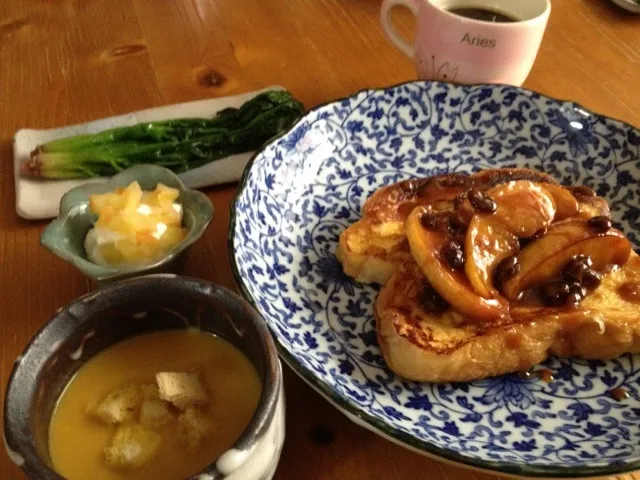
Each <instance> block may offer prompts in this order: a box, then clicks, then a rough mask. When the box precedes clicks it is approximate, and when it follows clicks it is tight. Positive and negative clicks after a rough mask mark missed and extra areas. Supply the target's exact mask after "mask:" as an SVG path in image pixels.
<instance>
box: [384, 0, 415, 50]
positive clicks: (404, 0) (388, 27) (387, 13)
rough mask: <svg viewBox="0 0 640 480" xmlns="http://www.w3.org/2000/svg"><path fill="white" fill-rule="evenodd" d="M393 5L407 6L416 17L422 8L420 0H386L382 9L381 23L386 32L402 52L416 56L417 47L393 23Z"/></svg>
mask: <svg viewBox="0 0 640 480" xmlns="http://www.w3.org/2000/svg"><path fill="white" fill-rule="evenodd" d="M393 7H406V8H408V9H409V10H411V13H413V16H414V17H417V16H418V11H419V10H420V6H419V4H418V0H384V1H383V2H382V7H381V9H380V23H381V24H382V30H383V31H384V34H385V35H386V36H387V38H388V39H389V40H390V41H391V43H393V44H394V45H395V46H396V47H398V48H399V49H400V51H401V52H402V53H404V54H405V55H406V56H407V57H409V58H414V56H415V48H414V47H413V46H412V45H410V44H409V43H408V42H407V41H406V40H405V39H403V38H402V37H401V36H400V35H398V32H397V31H396V29H395V28H394V26H393V24H392V23H391V9H392V8H393Z"/></svg>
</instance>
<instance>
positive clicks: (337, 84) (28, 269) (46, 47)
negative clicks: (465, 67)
mask: <svg viewBox="0 0 640 480" xmlns="http://www.w3.org/2000/svg"><path fill="white" fill-rule="evenodd" d="M379 6H380V4H379V2H378V1H373V0H343V1H338V0H295V1H294V0H259V1H256V0H174V1H172V0H162V1H160V0H93V1H75V0H58V1H53V0H49V1H43V0H20V1H15V2H1V4H0V182H1V183H0V384H1V385H2V386H3V390H2V398H4V387H5V385H6V382H7V379H8V376H9V372H10V371H11V367H12V364H13V360H14V358H15V357H16V356H17V355H18V353H19V352H20V351H21V350H22V349H23V347H24V346H25V344H26V342H27V341H28V339H29V338H30V337H31V336H32V335H33V334H34V333H35V332H36V330H37V329H39V328H40V326H41V325H42V324H43V323H44V322H45V321H46V320H47V319H48V318H49V316H50V315H51V314H52V313H53V312H54V311H55V310H56V309H57V308H58V307H60V306H62V305H64V304H66V303H67V302H69V301H70V300H72V299H73V298H75V297H77V296H79V295H81V294H83V293H84V292H86V291H87V290H88V288H89V286H88V283H87V281H86V279H85V278H83V276H82V275H81V274H79V273H78V272H77V271H76V270H75V269H74V268H72V267H71V266H69V265H68V264H66V263H64V262H62V261H60V260H58V259H57V258H56V257H54V256H53V255H52V254H50V253H48V252H47V251H45V250H44V249H43V248H42V247H40V245H39V242H38V237H39V235H40V232H41V231H42V228H43V226H44V225H45V222H27V221H24V220H21V219H20V218H18V217H17V215H16V213H15V210H14V184H13V172H12V168H13V166H12V165H13V164H12V150H11V142H12V136H13V134H14V132H15V131H16V130H17V129H18V128H21V127H27V126H28V127H33V128H47V127H56V126H62V125H66V124H72V123H77V122H84V121H88V120H92V119H96V118H100V117H106V116H111V115H115V114H120V113H125V112H129V111H132V110H138V109H142V108H147V107H153V106H158V105H163V104H169V103H175V102H183V101H188V100H194V99H199V98H207V97H211V96H223V95H229V94H234V93H239V92H243V91H248V90H253V89H256V88H260V87H263V86H267V85H270V84H282V85H284V86H286V87H287V88H288V89H290V90H291V91H292V92H293V93H294V95H296V96H297V97H298V98H300V99H301V100H302V101H303V102H304V103H305V105H306V106H307V107H312V106H314V105H316V104H318V103H321V102H325V101H328V100H331V99H334V98H337V97H341V96H345V95H349V94H350V93H353V92H354V91H356V90H359V89H361V88H364V87H381V86H385V85H390V84H394V83H398V82H402V81H406V80H409V79H412V78H413V77H414V71H413V68H412V65H411V63H410V61H409V60H407V59H406V58H405V57H403V55H402V54H401V53H399V52H398V51H397V50H395V49H394V48H393V47H392V46H391V45H390V44H389V43H388V42H387V41H386V40H385V38H384V37H383V35H382V32H381V29H380V27H379V24H378V9H379ZM398 23H399V24H400V27H402V28H403V29H405V30H406V31H407V32H410V31H411V29H412V23H413V22H412V20H411V18H410V17H409V15H408V14H406V12H405V13H400V14H399V20H398ZM638 45H640V16H633V15H631V14H628V13H626V12H624V11H622V10H620V9H618V8H617V7H614V6H611V5H610V4H609V3H608V2H607V1H605V0H580V1H577V0H562V1H560V0H556V1H555V2H554V5H553V12H552V14H551V20H550V24H549V27H548V30H547V33H546V37H545V39H544V42H543V44H542V48H541V51H540V54H539V57H538V60H537V62H536V64H535V66H534V68H533V72H532V73H531V75H530V77H529V79H528V80H527V83H526V87H528V88H531V89H533V90H537V91H540V92H542V93H544V94H548V95H551V96H554V97H559V98H563V99H571V100H576V101H578V102H580V103H582V104H583V105H585V106H586V107H588V108H589V109H592V110H594V111H597V112H600V113H603V114H605V115H609V116H613V117H616V118H619V119H621V120H624V121H626V122H629V123H631V124H635V125H639V126H640V94H639V93H638V78H639V77H640V47H638ZM234 191H235V185H228V186H223V187H219V188H212V189H209V190H208V191H207V192H208V194H209V196H210V198H211V200H212V201H213V203H214V204H215V207H216V212H217V220H216V222H215V224H214V225H212V227H211V228H209V230H208V231H207V232H206V234H205V236H204V238H203V239H201V241H199V242H198V243H197V244H196V246H195V247H194V253H193V255H192V256H191V258H190V260H189V264H188V268H187V273H188V274H190V275H194V276H197V277H202V278H205V279H208V280H212V281H214V282H218V283H221V284H222V285H225V286H227V287H233V286H234V284H233V280H232V276H231V270H230V268H229V259H228V258H227V253H226V252H227V249H226V231H227V224H228V220H229V213H228V210H229V204H230V201H231V199H232V196H233V194H234ZM285 383H286V388H287V393H288V410H287V416H288V418H287V441H286V444H285V447H284V451H283V454H282V460H281V463H280V466H279V468H278V471H277V474H276V478H277V479H279V480H289V479H291V480H298V479H342V478H345V479H350V480H359V479H362V480H364V479H366V480H374V479H407V480H408V479H415V478H429V479H431V480H439V479H443V480H449V479H457V478H461V479H462V478H464V479H467V478H475V479H491V478H495V477H493V476H491V475H486V474H482V473H472V472H470V471H467V470H463V469H461V468H458V467H454V466H449V465H445V464H443V463H439V462H436V461H433V460H430V459H427V458H424V457H422V456H420V455H417V454H414V453H411V452H409V451H407V450H404V449H402V448H400V447H398V446H396V445H394V444H392V443H390V442H388V441H386V440H383V439H382V438H380V437H378V436H376V435H375V434H373V433H370V432H368V431H367V430H364V429H362V428H359V427H357V426H355V425H354V424H352V423H351V422H349V421H348V420H347V419H346V418H345V417H343V416H342V415H341V414H340V413H339V412H338V411H337V410H335V409H334V408H333V407H331V406H330V405H329V404H328V403H327V402H325V401H324V400H323V399H322V398H321V397H320V396H318V395H317V394H316V393H315V392H313V391H312V390H311V389H310V388H309V387H307V386H306V384H304V383H303V382H302V381H301V380H300V379H298V378H297V377H296V376H295V375H294V374H293V373H292V372H291V371H290V370H289V369H286V372H285ZM0 478H2V479H4V480H9V479H13V478H23V477H22V475H21V474H20V472H19V470H18V469H17V468H16V467H15V466H14V465H13V464H11V463H10V461H9V459H8V458H7V456H6V455H4V454H3V455H0ZM618 478H624V479H627V480H628V479H632V478H634V479H640V475H636V476H631V475H627V476H621V477H618Z"/></svg>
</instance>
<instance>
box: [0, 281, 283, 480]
mask: <svg viewBox="0 0 640 480" xmlns="http://www.w3.org/2000/svg"><path fill="white" fill-rule="evenodd" d="M194 327H197V328H201V329H202V330H205V331H207V332H211V333H214V334H216V335H218V336H219V337H222V338H224V339H226V340H228V341H230V342H231V343H232V344H233V345H235V346H236V347H238V348H239V349H240V350H241V351H242V352H243V353H244V354H245V355H246V356H247V357H248V358H249V360H250V361H251V362H252V363H253V365H254V366H255V367H256V369H257V371H258V374H259V375H260V377H261V379H262V383H263V389H262V393H261V397H260V400H259V403H258V407H257V409H256V412H255V414H254V416H253V418H252V419H251V421H250V422H249V424H248V425H247V427H246V428H245V430H244V431H243V433H242V435H241V436H240V438H239V439H238V440H237V441H236V443H235V444H234V445H233V446H232V448H231V449H230V450H229V451H227V452H225V453H224V454H223V455H221V456H220V457H219V458H217V459H212V463H211V465H210V466H209V467H207V468H206V469H205V470H204V471H202V472H200V473H198V474H196V475H194V476H192V477H190V478H193V479H198V480H214V479H215V480H217V479H223V478H226V479H232V478H233V479H236V478H237V479H242V480H250V479H256V480H258V479H269V478H271V477H272V476H273V473H274V471H275V468H276V465H277V463H278V459H279V457H280V451H281V448H282V443H283V441H284V394H283V386H282V373H281V368H280V363H279V361H278V357H277V353H276V348H275V345H274V343H273V340H272V338H271V336H270V334H269V331H268V329H267V327H266V325H265V323H264V322H263V320H262V318H261V317H260V316H259V315H258V313H256V311H255V310H254V309H253V308H252V307H251V306H250V305H249V304H248V303H247V302H245V301H244V300H243V299H242V298H240V297H239V296H238V295H236V294H235V293H233V292H231V291H229V290H227V289H226V288H223V287H221V286H218V285H214V284H211V283H209V282H205V281H202V280H197V279H193V278H187V277H180V276H176V275H170V274H161V275H149V276H145V277H138V278H134V279H129V280H123V281H120V282H116V283H113V284H110V285H108V286H106V287H104V288H102V289H100V290H98V291H96V292H91V293H90V294H87V295H85V296H83V297H80V298H79V299H77V300H75V301H73V302H72V303H70V304H69V305H67V306H66V307H64V308H62V309H60V310H59V311H58V312H56V313H55V315H54V316H53V318H51V319H50V320H49V322H47V324H46V325H45V326H44V327H43V328H42V330H40V332H38V333H37V334H36V336H35V337H34V338H33V339H32V340H31V342H30V343H29V344H28V345H27V347H26V349H25V350H24V352H23V353H22V355H20V356H19V357H18V358H17V359H16V361H15V365H14V368H13V371H12V373H11V377H10V378H9V385H8V387H7V392H6V398H5V410H4V435H5V446H6V448H7V453H8V454H9V457H10V458H11V459H12V460H13V461H14V462H15V463H16V464H17V465H18V466H19V467H20V468H22V469H23V470H24V472H25V473H26V474H27V476H28V477H29V478H33V479H43V478H47V479H49V478H51V479H58V478H62V477H61V476H60V475H59V474H57V473H56V472H55V471H54V470H53V468H52V466H51V460H50V457H49V449H48V433H49V420H50V418H51V414H52V412H53V409H54V407H55V404H56V401H57V399H58V397H59V395H60V394H61V393H62V390H63V389H64V387H65V386H66V385H67V383H68V382H69V380H71V377H72V376H73V375H74V374H75V373H76V371H77V370H78V369H79V368H80V367H81V366H82V365H83V364H84V363H85V362H86V361H87V360H88V359H90V358H91V357H92V356H94V355H95V354H97V353H98V352H100V351H101V350H103V349H105V348H107V347H109V346H110V345H113V344H114V343H116V342H118V341H120V340H124V339H127V338H130V337H132V336H134V335H138V334H142V333H147V332H151V331H157V330H162V329H183V328H194Z"/></svg>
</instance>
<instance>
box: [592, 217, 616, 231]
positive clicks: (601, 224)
mask: <svg viewBox="0 0 640 480" xmlns="http://www.w3.org/2000/svg"><path fill="white" fill-rule="evenodd" d="M587 225H589V228H590V229H592V230H593V231H594V232H597V233H607V232H608V231H609V230H611V227H612V226H613V225H612V223H611V219H610V218H609V217H605V216H604V215H599V216H597V217H593V218H590V219H589V221H588V222H587Z"/></svg>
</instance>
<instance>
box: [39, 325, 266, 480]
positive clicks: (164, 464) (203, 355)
mask: <svg viewBox="0 0 640 480" xmlns="http://www.w3.org/2000/svg"><path fill="white" fill-rule="evenodd" d="M261 390H262V385H261V381H260V378H259V376H258V373H257V371H256V370H255V368H254V367H253V365H252V364H251V362H250V361H249V359H248V358H247V357H246V356H245V355H244V354H243V353H242V352H240V350H238V349H237V348H236V347H234V346H233V345H231V344H230V343H229V342H227V341H225V340H222V339H220V338H218V337H216V336H214V335H212V334H209V333H206V332H201V331H198V330H169V331H161V332H154V333H150V334H144V335H140V336H136V337H133V338H130V339H127V340H125V341H123V342H120V343H117V344H116V345H113V346H112V347H110V348H108V349H106V350H104V351H102V352H100V353H99V354H98V355H96V356H95V357H93V358H92V359H91V360H89V361H88V362H87V363H86V365H84V366H83V367H82V368H80V370H79V371H78V372H77V373H76V375H75V376H74V377H73V379H72V380H71V381H70V382H69V384H68V385H67V387H66V388H65V390H64V392H63V393H62V395H61V396H60V399H59V400H58V404H57V405H56V408H55V409H54V412H53V415H52V418H51V424H50V428H49V452H50V455H51V460H52V462H53V467H54V468H55V470H56V471H58V472H59V473H60V474H61V475H62V476H64V477H65V478H67V479H69V480H87V479H91V480H124V479H141V480H146V479H149V480H151V479H153V480H161V479H167V480H169V479H170V480H175V479H180V478H186V477H188V476H190V475H193V474H194V473H197V472H198V471H200V470H202V469H203V468H205V467H206V466H207V465H209V464H211V463H212V462H213V461H214V460H215V459H216V458H217V457H218V456H220V454H222V453H223V452H225V451H226V450H227V449H228V448H229V447H230V446H231V445H232V444H233V443H234V442H235V441H236V440H237V439H238V437H239V436H240V434H241V433H242V431H243V430H244V429H245V427H246V426H247V424H248V423H249V420H250V419H251V417H252V416H253V414H254V412H255V409H256V406H257V404H258V399H259V397H260V393H261Z"/></svg>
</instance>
